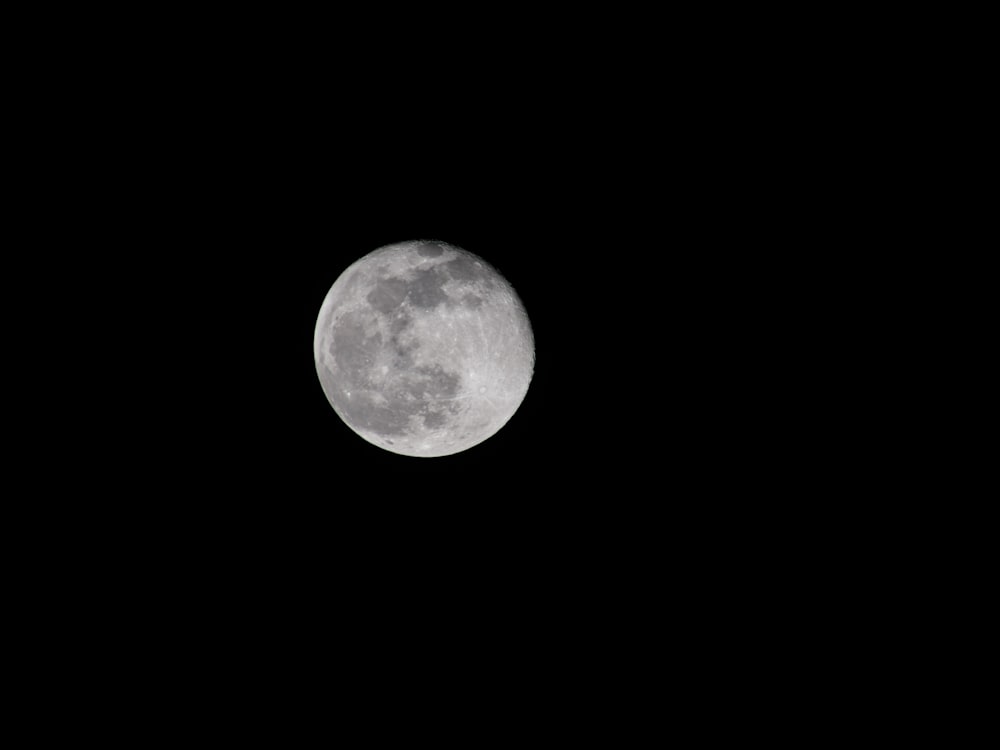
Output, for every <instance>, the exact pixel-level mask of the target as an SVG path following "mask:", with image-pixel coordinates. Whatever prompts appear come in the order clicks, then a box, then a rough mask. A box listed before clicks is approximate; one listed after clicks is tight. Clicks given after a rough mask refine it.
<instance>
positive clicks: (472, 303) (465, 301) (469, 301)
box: [462, 294, 483, 310]
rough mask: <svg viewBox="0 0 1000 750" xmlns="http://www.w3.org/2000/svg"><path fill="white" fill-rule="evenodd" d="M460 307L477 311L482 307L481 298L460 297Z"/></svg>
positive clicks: (470, 295)
mask: <svg viewBox="0 0 1000 750" xmlns="http://www.w3.org/2000/svg"><path fill="white" fill-rule="evenodd" d="M462 305H463V306H464V307H468V308H469V309H470V310H478V309H479V308H480V307H482V306H483V298H482V297H480V296H478V295H476V294H466V295H465V296H463V297H462Z"/></svg>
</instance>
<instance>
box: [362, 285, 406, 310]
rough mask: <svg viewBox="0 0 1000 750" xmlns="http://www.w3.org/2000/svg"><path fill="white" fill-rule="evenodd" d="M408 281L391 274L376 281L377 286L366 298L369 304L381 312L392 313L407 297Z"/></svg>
mask: <svg viewBox="0 0 1000 750" xmlns="http://www.w3.org/2000/svg"><path fill="white" fill-rule="evenodd" d="M406 292H407V283H406V281H404V280H403V279H401V278H399V277H398V276H390V277H389V278H387V279H379V280H378V281H376V282H375V288H374V289H372V290H371V291H370V292H368V296H367V297H365V299H367V300H368V304H369V305H371V306H372V307H374V308H375V309H376V310H378V311H379V312H380V313H383V314H386V313H390V312H392V311H393V310H395V309H396V308H397V307H399V306H400V305H401V304H402V303H403V300H404V299H406Z"/></svg>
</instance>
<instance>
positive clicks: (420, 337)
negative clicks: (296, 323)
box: [313, 240, 535, 457]
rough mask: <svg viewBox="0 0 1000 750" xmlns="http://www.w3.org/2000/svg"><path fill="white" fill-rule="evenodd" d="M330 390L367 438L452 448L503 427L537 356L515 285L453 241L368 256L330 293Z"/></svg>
mask: <svg viewBox="0 0 1000 750" xmlns="http://www.w3.org/2000/svg"><path fill="white" fill-rule="evenodd" d="M313 350H314V355H315V359H316V371H317V373H318V374H319V380H320V383H321V384H322V386H323V392H324V393H325V394H326V397H327V399H328V400H329V401H330V404H331V405H332V406H333V408H334V410H335V411H336V412H337V414H338V415H339V416H340V418H341V419H342V420H344V422H345V423H346V424H347V425H348V427H350V428H351V429H352V430H354V432H356V433H357V434H358V435H360V436H361V437H363V438H364V439H365V440H367V441H368V442H370V443H372V444H374V445H377V446H378V447H380V448H384V449H385V450H388V451H392V452H393V453H399V454H402V455H406V456H426V457H430V456H447V455H450V454H453V453H459V452H461V451H464V450H466V449H468V448H471V447H472V446H474V445H478V444H479V443H481V442H483V441H484V440H486V439H487V438H489V437H491V436H492V435H495V434H496V433H497V431H498V430H499V429H500V428H501V427H503V426H504V425H505V424H506V423H507V421H508V420H509V419H510V418H511V417H512V416H513V414H514V412H515V411H517V408H518V406H520V404H521V401H522V400H523V399H524V396H525V394H526V393H527V392H528V384H529V383H530V382H531V375H532V371H533V368H534V361H535V346H534V337H533V335H532V332H531V324H530V322H529V321H528V315H527V313H526V312H525V309H524V305H523V304H522V303H521V300H520V299H519V298H518V296H517V294H516V293H515V292H514V289H513V288H512V287H511V286H510V284H508V283H507V281H506V280H505V279H504V278H503V277H502V276H501V275H500V274H499V273H498V272H497V271H496V270H495V269H494V268H492V267H491V266H490V265H489V264H488V263H487V262H486V261H485V260H483V259H482V258H480V257H478V256H476V255H473V254H472V253H470V252H467V251H465V250H462V249H461V248H459V247H455V246H454V245H449V244H447V243H445V242H438V241H430V240H418V241H413V242H401V243H398V244H394V245H388V246H386V247H383V248H380V249H378V250H376V251H374V252H372V253H369V254H368V255H366V256H364V257H363V258H361V259H360V260H358V261H357V262H355V263H354V264H352V265H351V266H350V267H349V268H348V269H347V270H346V271H344V272H343V273H342V274H341V275H340V278H338V279H337V281H336V283H334V285H333V287H332V288H331V289H330V291H329V292H328V293H327V295H326V299H324V300H323V305H322V306H321V308H320V311H319V317H318V319H317V321H316V333H315V337H314V340H313Z"/></svg>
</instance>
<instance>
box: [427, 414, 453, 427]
mask: <svg viewBox="0 0 1000 750" xmlns="http://www.w3.org/2000/svg"><path fill="white" fill-rule="evenodd" d="M447 421H448V417H447V416H446V415H445V414H444V413H442V412H440V411H429V412H427V413H426V414H425V415H424V427H427V428H430V429H435V428H437V427H444V425H445V423H446V422H447Z"/></svg>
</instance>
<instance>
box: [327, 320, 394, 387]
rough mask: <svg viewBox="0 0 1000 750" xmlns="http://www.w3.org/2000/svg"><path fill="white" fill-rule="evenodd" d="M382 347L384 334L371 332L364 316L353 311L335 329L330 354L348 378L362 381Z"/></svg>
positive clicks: (354, 381) (355, 382)
mask: <svg viewBox="0 0 1000 750" xmlns="http://www.w3.org/2000/svg"><path fill="white" fill-rule="evenodd" d="M381 348H382V334H381V333H379V332H378V331H375V332H374V333H372V334H369V332H368V328H367V326H366V325H365V320H364V317H363V316H360V315H358V314H357V313H351V314H349V315H346V316H344V317H343V318H341V320H340V321H338V322H337V325H336V326H335V327H334V329H333V342H332V343H331V344H330V349H329V351H330V355H331V356H332V357H333V358H334V361H335V362H336V363H337V367H338V368H339V369H340V370H341V371H342V372H343V373H344V375H345V377H346V379H347V380H348V381H349V382H351V383H354V384H359V383H362V382H363V381H364V380H365V376H366V374H367V372H368V369H369V368H370V367H371V364H372V362H374V361H375V356H376V355H377V354H378V352H379V350H380V349H381Z"/></svg>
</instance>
